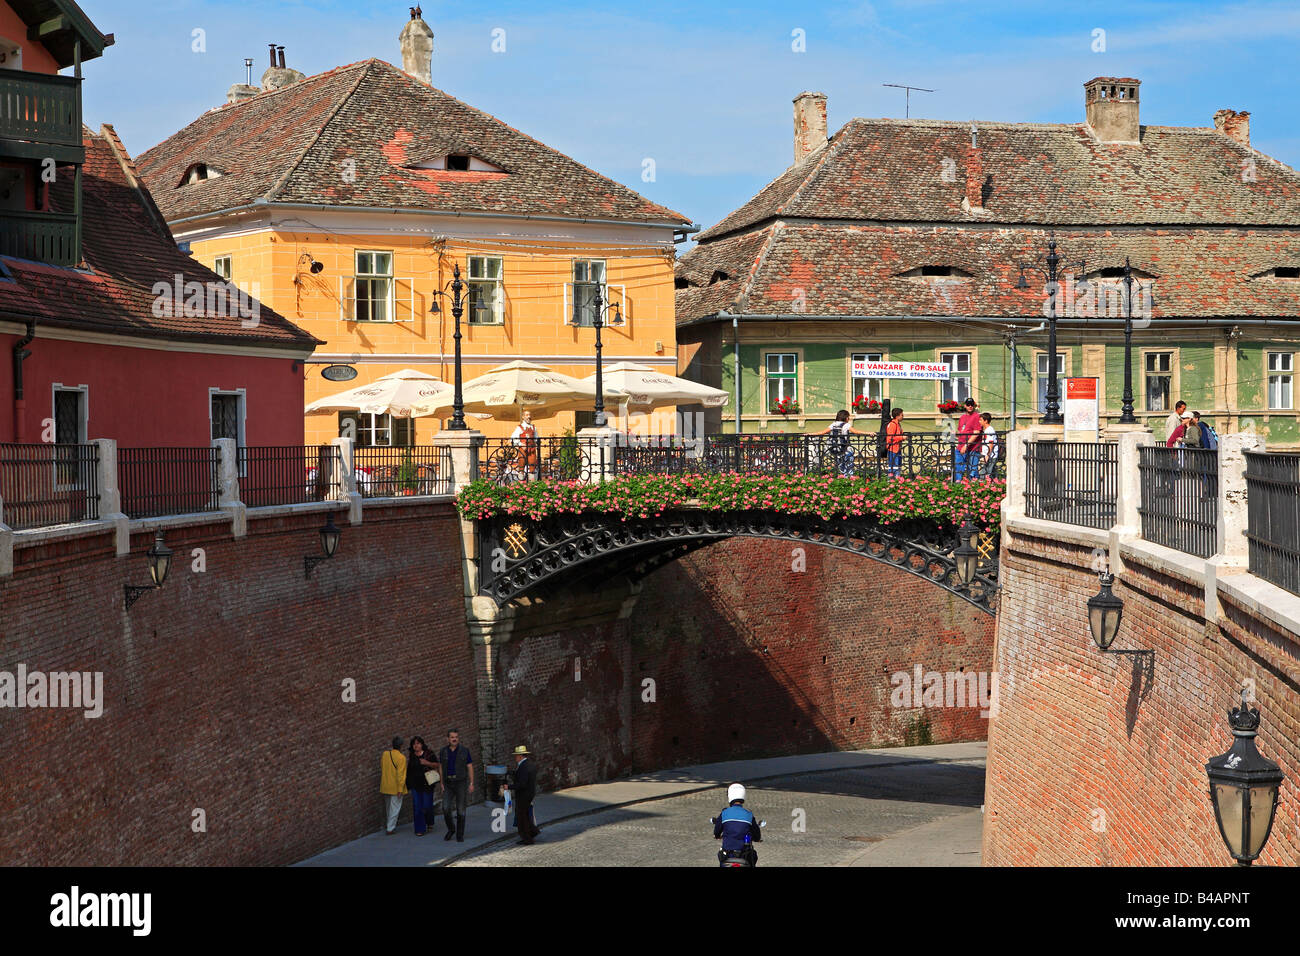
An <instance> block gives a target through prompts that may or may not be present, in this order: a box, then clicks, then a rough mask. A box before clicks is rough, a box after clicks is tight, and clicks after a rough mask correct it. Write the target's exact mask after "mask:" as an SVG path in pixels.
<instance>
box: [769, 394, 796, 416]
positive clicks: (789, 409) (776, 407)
mask: <svg viewBox="0 0 1300 956" xmlns="http://www.w3.org/2000/svg"><path fill="white" fill-rule="evenodd" d="M798 411H799V400H798V399H796V398H782V399H779V400H778V401H775V402H773V403H772V414H774V415H793V414H796V413H798Z"/></svg>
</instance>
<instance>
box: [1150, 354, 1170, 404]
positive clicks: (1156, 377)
mask: <svg viewBox="0 0 1300 956" xmlns="http://www.w3.org/2000/svg"><path fill="white" fill-rule="evenodd" d="M1145 363H1146V364H1145V369H1146V392H1147V411H1149V412H1163V411H1168V410H1169V409H1170V408H1171V407H1172V404H1171V402H1170V398H1169V396H1170V395H1171V394H1172V393H1173V385H1174V371H1173V370H1174V353H1173V352H1148V353H1147V354H1146V359H1145Z"/></svg>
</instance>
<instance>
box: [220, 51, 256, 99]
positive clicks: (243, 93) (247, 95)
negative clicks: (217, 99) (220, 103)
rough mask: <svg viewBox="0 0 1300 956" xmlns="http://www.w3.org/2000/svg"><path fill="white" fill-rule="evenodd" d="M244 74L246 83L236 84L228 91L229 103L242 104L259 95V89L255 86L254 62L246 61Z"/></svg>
mask: <svg viewBox="0 0 1300 956" xmlns="http://www.w3.org/2000/svg"><path fill="white" fill-rule="evenodd" d="M244 73H245V76H244V82H243V83H236V84H235V85H234V86H232V87H231V88H230V89H229V90H228V91H226V102H227V103H241V102H243V101H244V100H251V99H252V98H253V97H254V96H256V95H257V94H258V92H259V90H258V89H257V87H256V86H254V85H253V61H252V60H248V59H246V60H244Z"/></svg>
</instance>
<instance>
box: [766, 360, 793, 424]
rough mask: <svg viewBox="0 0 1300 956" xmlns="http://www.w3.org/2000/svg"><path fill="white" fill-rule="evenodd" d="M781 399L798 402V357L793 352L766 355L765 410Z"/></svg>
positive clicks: (770, 408) (769, 409)
mask: <svg viewBox="0 0 1300 956" xmlns="http://www.w3.org/2000/svg"><path fill="white" fill-rule="evenodd" d="M783 398H788V399H790V400H791V401H798V400H799V356H798V355H797V354H796V353H794V352H768V353H767V410H768V411H771V410H772V406H773V405H775V404H776V403H777V402H779V401H781V399H783Z"/></svg>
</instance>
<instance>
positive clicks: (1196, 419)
mask: <svg viewBox="0 0 1300 956" xmlns="http://www.w3.org/2000/svg"><path fill="white" fill-rule="evenodd" d="M1213 432H1214V429H1212V428H1211V427H1210V426H1209V425H1208V424H1206V423H1205V422H1203V421H1201V413H1200V412H1192V420H1191V422H1190V423H1189V424H1188V426H1187V430H1186V431H1184V432H1183V446H1184V447H1186V448H1199V449H1201V450H1202V451H1209V450H1211V448H1213V449H1218V447H1219V441H1218V436H1217V435H1214V445H1213V446H1211V445H1210V437H1211V435H1213ZM1189 439H1191V440H1190V441H1189ZM1188 458H1190V459H1191V460H1190V461H1189V462H1188V463H1187V464H1188V466H1189V467H1190V468H1191V469H1192V471H1194V472H1196V473H1197V474H1199V475H1200V476H1201V494H1202V495H1203V496H1205V497H1206V498H1211V497H1213V496H1214V495H1215V494H1216V493H1217V490H1216V489H1217V485H1218V477H1219V474H1218V472H1219V456H1218V455H1208V454H1207V455H1189V456H1188Z"/></svg>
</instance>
